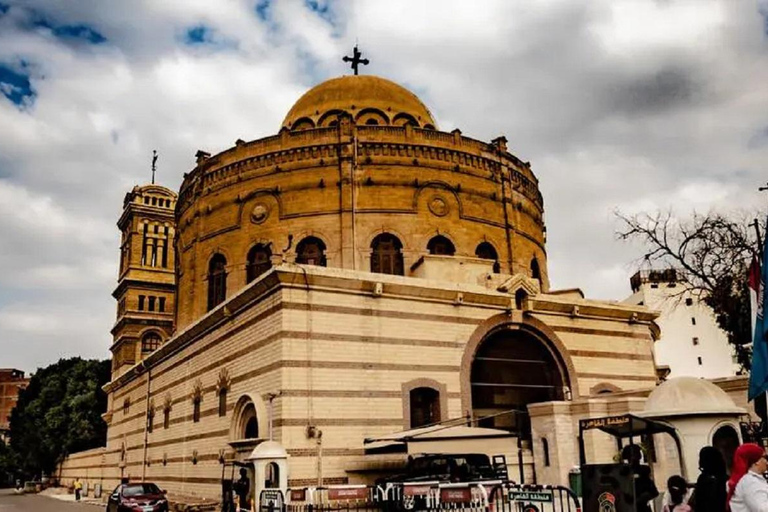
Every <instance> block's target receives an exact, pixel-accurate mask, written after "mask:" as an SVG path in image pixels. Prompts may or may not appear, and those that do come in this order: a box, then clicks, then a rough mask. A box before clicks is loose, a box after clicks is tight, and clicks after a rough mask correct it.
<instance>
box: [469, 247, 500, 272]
mask: <svg viewBox="0 0 768 512" xmlns="http://www.w3.org/2000/svg"><path fill="white" fill-rule="evenodd" d="M475 256H477V257H478V258H482V259H484V260H491V261H493V271H494V272H495V273H496V274H498V273H499V272H500V271H501V266H500V265H499V253H497V252H496V248H495V247H494V246H493V245H491V244H490V243H489V242H481V243H480V244H478V246H477V249H475Z"/></svg>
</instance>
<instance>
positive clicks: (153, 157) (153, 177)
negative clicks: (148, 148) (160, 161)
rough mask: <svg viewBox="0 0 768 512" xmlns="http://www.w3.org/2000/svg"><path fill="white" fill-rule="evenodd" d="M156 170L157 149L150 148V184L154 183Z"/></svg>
mask: <svg viewBox="0 0 768 512" xmlns="http://www.w3.org/2000/svg"><path fill="white" fill-rule="evenodd" d="M156 171H157V150H156V149H153V150H152V184H153V185H154V184H155V172H156Z"/></svg>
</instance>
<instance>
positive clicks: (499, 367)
mask: <svg viewBox="0 0 768 512" xmlns="http://www.w3.org/2000/svg"><path fill="white" fill-rule="evenodd" d="M470 384H471V389H472V414H473V416H474V417H475V418H485V419H483V420H481V421H480V422H479V425H480V426H481V427H488V428H500V429H505V430H509V431H511V432H514V433H516V434H519V435H521V436H522V437H523V439H528V440H530V439H531V438H530V435H531V424H530V419H529V417H528V412H527V407H528V404H534V403H539V402H551V401H557V400H563V399H564V394H565V386H567V385H568V383H567V382H565V380H564V377H563V372H562V371H561V365H560V364H559V363H558V360H557V359H556V358H555V355H554V354H553V353H552V352H551V351H550V349H549V348H548V347H547V346H546V345H545V344H544V341H542V340H540V339H539V338H538V337H536V336H535V335H533V334H531V333H528V332H526V331H522V330H501V331H497V332H495V333H493V334H491V335H490V336H489V337H488V338H486V339H485V340H484V341H483V342H482V343H481V344H480V346H479V347H478V350H477V353H476V354H475V358H474V361H473V362H472V368H471V373H470ZM510 411H512V412H510Z"/></svg>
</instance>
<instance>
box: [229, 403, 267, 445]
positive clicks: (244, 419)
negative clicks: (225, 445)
mask: <svg viewBox="0 0 768 512" xmlns="http://www.w3.org/2000/svg"><path fill="white" fill-rule="evenodd" d="M268 428H269V420H268V413H267V408H266V406H265V405H264V402H263V401H262V400H261V398H260V397H258V396H254V395H251V394H244V395H242V396H240V398H238V399H237V402H236V403H235V408H234V411H233V414H232V422H231V423H230V427H229V440H230V442H235V441H244V440H248V439H266V438H268V437H269V432H267V430H268ZM254 430H255V431H256V432H255V433H256V434H257V435H256V437H255V438H254V437H246V436H247V435H252V434H253V433H254V432H253V431H254Z"/></svg>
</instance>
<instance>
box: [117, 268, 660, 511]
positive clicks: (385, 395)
mask: <svg viewBox="0 0 768 512" xmlns="http://www.w3.org/2000/svg"><path fill="white" fill-rule="evenodd" d="M305 272H306V273H305ZM377 281H379V282H381V283H382V294H381V295H377V294H375V293H373V290H374V287H375V283H376V282H377ZM307 286H309V290H307ZM457 293H461V294H462V297H463V303H461V304H460V305H457V302H456V297H457ZM510 293H512V294H513V293H514V290H512V291H510ZM510 303H514V301H513V300H512V301H511V300H510V294H508V293H501V292H498V291H496V290H495V288H486V287H482V286H478V285H470V284H466V285H463V284H457V283H441V282H436V281H428V280H424V279H417V278H404V277H396V276H384V275H373V274H367V273H359V272H351V271H345V270H340V269H331V268H329V269H323V268H313V267H304V268H301V267H298V266H295V265H293V266H291V265H288V266H281V267H279V269H276V271H273V272H271V273H270V274H268V275H266V276H263V277H262V279H261V280H259V281H257V282H256V283H254V284H252V285H251V286H250V287H247V288H245V289H244V290H241V291H240V293H239V294H237V295H236V296H234V297H232V298H231V299H230V301H229V302H228V303H226V304H225V305H222V306H220V307H219V308H217V309H216V310H214V311H213V312H211V313H210V314H208V315H206V316H205V317H203V318H202V319H201V320H199V321H198V322H196V323H194V324H192V325H190V326H188V328H187V329H186V330H183V331H181V332H178V333H177V334H176V335H175V336H174V338H173V339H172V340H170V341H169V342H168V344H167V345H166V346H164V347H163V348H162V349H161V350H159V351H158V352H156V353H155V354H153V355H152V356H150V357H149V358H148V359H147V360H146V361H145V365H146V368H147V369H142V368H140V367H135V368H134V369H132V370H131V371H129V372H128V373H127V374H125V375H124V376H122V377H120V378H119V379H117V380H116V381H114V382H113V383H111V384H110V386H109V390H110V407H111V410H110V411H109V413H108V414H107V417H108V419H109V433H108V443H107V447H106V449H105V455H104V459H105V462H104V465H106V466H107V467H110V468H111V469H110V470H109V474H108V475H107V476H105V481H109V483H116V482H117V478H119V476H120V474H121V473H122V474H123V475H124V476H129V477H131V478H139V477H141V476H142V475H144V476H145V477H146V478H148V479H151V480H153V481H157V482H158V483H159V484H160V485H161V486H162V487H163V488H166V489H168V490H169V491H172V492H177V493H182V494H198V495H202V496H209V497H215V496H217V495H218V493H219V479H220V477H221V465H220V462H219V457H220V455H223V456H224V457H225V458H232V457H235V456H236V454H235V452H234V450H233V449H232V448H231V447H230V445H229V443H230V442H231V441H233V440H235V439H236V438H237V437H238V434H237V433H236V432H232V429H233V422H234V421H235V419H234V417H235V407H236V405H235V404H236V402H237V401H238V399H240V398H241V397H243V396H249V397H251V398H252V399H253V400H254V402H255V403H256V404H257V412H258V416H259V430H260V433H261V434H260V435H261V436H266V432H267V416H268V413H267V410H268V406H267V403H268V400H267V398H266V395H267V394H268V393H279V396H278V397H277V398H276V399H275V400H274V402H273V403H274V417H275V418H274V426H275V428H274V437H275V439H276V440H278V441H279V442H281V443H282V444H283V445H284V446H285V447H286V448H287V450H288V453H289V455H290V460H289V464H290V475H289V478H290V484H291V485H294V486H296V485H309V484H314V483H316V482H317V467H318V463H317V462H318V460H317V455H318V452H319V451H321V452H322V468H323V470H322V471H323V473H322V474H323V478H324V482H325V483H343V482H346V481H347V480H348V477H349V475H348V474H347V473H346V471H345V469H346V467H347V466H348V465H350V464H351V463H353V462H354V461H359V459H360V457H361V456H362V455H363V441H364V439H365V438H367V437H375V436H378V435H383V434H388V433H391V432H394V431H399V430H402V429H404V428H406V427H407V426H408V421H409V418H408V414H407V413H408V410H407V408H406V407H404V400H405V395H406V393H405V392H404V389H408V385H409V383H411V382H414V381H418V380H424V379H429V381H430V382H434V383H437V384H436V386H438V387H439V389H441V391H442V392H443V393H444V395H445V396H444V397H442V398H443V400H444V403H445V404H446V405H445V409H446V410H444V411H442V415H443V417H444V418H456V417H460V416H463V415H464V414H465V413H466V411H467V410H468V408H469V407H471V405H469V404H471V396H470V395H469V394H468V391H467V390H468V379H469V365H470V364H471V360H472V356H473V354H474V350H476V349H477V346H478V343H479V341H480V340H482V338H483V336H484V335H485V333H487V332H489V331H490V330H492V329H494V328H498V327H500V326H503V325H508V326H510V327H511V328H530V329H534V328H535V329H540V330H541V331H537V332H541V333H542V335H543V336H546V337H548V339H550V340H551V341H552V343H553V344H554V345H553V346H555V347H556V348H557V349H558V350H559V351H560V354H561V356H562V358H563V361H564V365H565V367H567V375H568V376H569V378H570V379H571V386H572V387H573V390H574V394H575V395H579V394H582V395H583V394H587V393H589V390H590V388H591V387H592V386H594V384H595V383H597V382H615V383H618V384H621V383H626V385H627V386H631V385H648V386H652V385H653V382H652V380H653V375H654V373H653V367H652V364H650V362H649V361H648V360H646V358H645V357H641V356H643V355H644V354H647V353H648V351H649V350H650V334H649V330H648V323H647V321H646V320H643V319H642V318H641V320H640V321H634V322H633V323H630V322H629V321H628V318H629V312H630V310H627V309H622V308H616V307H614V306H612V305H607V304H601V303H594V302H590V301H583V302H582V303H580V304H581V306H580V307H581V311H584V312H585V314H584V315H582V316H577V317H571V316H568V315H566V314H564V313H560V312H558V311H557V310H558V308H561V306H562V305H563V304H566V301H564V299H562V298H557V297H555V296H546V295H538V296H536V297H532V298H530V299H529V300H528V302H527V303H526V307H531V308H536V309H535V310H529V311H511V310H509V309H508V308H509V307H510ZM590 308H592V309H590ZM601 308H602V309H601ZM632 311H635V312H638V311H639V312H641V314H643V315H646V316H647V318H653V315H651V314H650V313H642V312H643V310H642V309H641V308H635V309H634V310H632ZM609 313H610V315H613V317H611V316H610V315H609ZM599 315H602V317H599ZM622 315H624V320H622ZM643 318H646V317H643ZM627 354H633V355H636V356H637V357H636V358H635V359H634V360H629V361H626V360H625V359H626V357H627V356H626V355H627ZM617 363H618V364H617ZM223 371H224V372H225V373H226V375H225V376H224V377H222V372H223ZM148 375H151V382H150V389H149V400H150V404H151V409H152V410H153V411H154V419H153V431H152V432H151V433H148V434H147V448H146V457H145V455H144V435H145V420H146V411H147V401H146V399H147V377H148ZM628 375H629V376H632V377H630V378H628V377H627V376H628ZM222 378H224V380H225V381H226V382H227V383H228V384H227V385H228V386H230V387H229V391H228V394H227V414H226V416H225V417H219V415H218V399H217V395H216V391H217V389H218V386H220V382H221V381H222ZM622 379H624V380H622ZM195 389H199V390H200V391H201V396H202V402H201V419H200V421H199V422H198V423H195V422H193V421H192V411H193V401H192V397H193V396H194V393H195ZM126 400H127V404H128V407H127V410H126V409H125V406H126ZM166 404H170V406H171V412H170V425H169V428H168V429H165V428H163V416H164V412H163V411H164V409H165V408H166ZM584 414H587V411H585V412H584ZM308 425H311V426H313V427H315V428H316V429H319V430H321V431H322V446H318V439H317V437H313V438H309V437H308V436H307V426H308ZM563 428H565V427H563ZM563 439H567V442H566V441H564V442H563V443H562V444H561V445H559V446H558V448H557V449H558V450H567V448H566V447H567V446H568V444H569V443H572V440H573V437H570V438H568V437H567V436H566V437H564V438H563ZM123 446H125V452H124V453H125V454H124V455H123ZM553 448H554V447H553ZM534 449H535V444H534ZM195 452H196V457H195ZM534 453H535V450H534ZM562 457H565V455H562ZM121 459H122V460H121ZM193 459H195V460H196V461H197V463H195V462H194V461H193ZM144 461H147V462H148V463H149V465H145V464H144ZM164 461H165V463H164ZM513 462H514V461H513ZM526 463H527V465H528V467H529V468H530V469H529V470H527V471H529V477H530V476H532V465H531V464H530V463H531V460H530V456H526ZM542 478H543V477H542V476H541V475H539V481H542ZM105 486H106V485H105Z"/></svg>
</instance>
